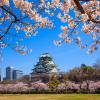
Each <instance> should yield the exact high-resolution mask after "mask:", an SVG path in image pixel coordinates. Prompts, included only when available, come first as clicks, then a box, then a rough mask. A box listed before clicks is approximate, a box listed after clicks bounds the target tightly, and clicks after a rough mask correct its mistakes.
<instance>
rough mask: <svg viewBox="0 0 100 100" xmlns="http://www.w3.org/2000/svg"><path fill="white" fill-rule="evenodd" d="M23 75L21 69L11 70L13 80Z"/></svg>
mask: <svg viewBox="0 0 100 100" xmlns="http://www.w3.org/2000/svg"><path fill="white" fill-rule="evenodd" d="M22 76H23V72H22V71H21V70H13V80H18V79H20V78H21V77H22Z"/></svg>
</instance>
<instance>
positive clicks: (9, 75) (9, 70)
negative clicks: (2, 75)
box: [6, 66, 14, 80]
mask: <svg viewBox="0 0 100 100" xmlns="http://www.w3.org/2000/svg"><path fill="white" fill-rule="evenodd" d="M13 70H14V69H13V67H12V66H9V67H7V68H6V80H13Z"/></svg>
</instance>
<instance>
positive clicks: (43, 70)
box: [31, 53, 59, 82]
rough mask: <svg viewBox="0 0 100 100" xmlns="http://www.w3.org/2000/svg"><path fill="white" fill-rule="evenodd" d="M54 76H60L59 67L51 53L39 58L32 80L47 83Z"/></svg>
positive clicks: (33, 70)
mask: <svg viewBox="0 0 100 100" xmlns="http://www.w3.org/2000/svg"><path fill="white" fill-rule="evenodd" d="M52 75H59V70H58V68H57V65H56V64H55V63H54V61H53V58H52V57H51V56H50V54H49V53H43V54H42V55H41V56H40V57H39V61H38V62H37V64H36V65H35V66H34V68H33V69H32V73H31V80H32V81H38V80H41V81H44V82H47V81H49V80H50V78H51V76H52Z"/></svg>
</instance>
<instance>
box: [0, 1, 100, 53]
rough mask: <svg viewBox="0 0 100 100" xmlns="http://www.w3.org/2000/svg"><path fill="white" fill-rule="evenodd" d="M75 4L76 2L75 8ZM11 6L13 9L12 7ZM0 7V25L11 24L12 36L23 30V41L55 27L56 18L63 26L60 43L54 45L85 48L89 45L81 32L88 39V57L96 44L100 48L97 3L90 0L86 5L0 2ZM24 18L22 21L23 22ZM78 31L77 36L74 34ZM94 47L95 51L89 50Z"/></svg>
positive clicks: (48, 2)
mask: <svg viewBox="0 0 100 100" xmlns="http://www.w3.org/2000/svg"><path fill="white" fill-rule="evenodd" d="M75 1H77V2H79V4H77V3H76V2H75ZM11 2H12V3H11ZM12 4H13V6H14V7H15V8H14V7H12ZM5 6H6V7H5ZM0 7H1V8H0V10H1V11H0V24H3V22H6V21H8V20H9V22H13V24H10V26H11V25H12V26H14V27H15V30H16V33H20V30H23V31H24V32H25V37H31V36H32V35H36V33H37V32H36V30H38V28H47V27H49V28H52V27H53V26H54V24H55V22H54V21H53V20H52V19H53V18H54V19H55V18H58V20H60V21H61V23H63V26H61V31H62V32H61V33H60V34H59V37H60V40H58V41H54V44H55V45H57V46H59V45H61V44H62V43H66V44H69V43H71V42H73V41H74V42H75V43H76V44H77V45H78V46H79V47H80V49H84V48H87V47H88V42H89V41H88V40H83V39H82V36H81V35H80V33H81V32H82V33H85V34H86V35H87V37H88V36H89V35H90V36H91V37H92V38H91V37H90V39H91V40H92V44H90V46H89V50H88V51H89V53H92V52H93V51H95V50H97V47H98V44H100V1H98V0H92V1H91V0H90V1H88V2H85V1H84V2H81V1H79V0H39V1H37V2H35V1H29V0H12V1H10V0H0ZM3 7H4V8H3ZM78 7H81V8H78ZM6 8H7V9H6ZM13 8H14V10H16V11H17V10H18V11H17V12H20V13H19V15H18V16H17V15H16V11H15V12H12V11H13ZM2 12H3V13H2ZM19 16H21V18H19ZM14 18H15V19H14ZM25 18H26V20H23V19H25ZM15 22H16V23H15ZM18 22H19V24H18ZM53 22H54V23H53ZM10 26H9V28H7V27H6V29H10ZM78 29H79V32H78V31H77V32H76V30H78ZM1 30H2V29H1ZM3 30H4V29H3ZM3 32H4V31H2V32H0V33H3ZM78 33H79V34H78ZM1 38H3V36H1ZM1 38H0V40H1ZM8 40H10V39H8ZM84 41H87V42H84ZM94 44H95V47H94V46H92V45H94ZM1 47H2V46H0V48H1ZM5 47H6V46H5Z"/></svg>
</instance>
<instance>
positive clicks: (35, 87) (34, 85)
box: [0, 81, 100, 92]
mask: <svg viewBox="0 0 100 100" xmlns="http://www.w3.org/2000/svg"><path fill="white" fill-rule="evenodd" d="M81 89H84V90H86V89H87V83H86V81H84V82H82V83H81ZM88 89H89V91H90V92H95V90H97V89H100V81H97V82H94V81H89V87H88ZM43 90H50V87H49V86H48V84H47V83H43V82H41V81H37V82H31V83H24V82H17V83H12V84H0V92H2V91H3V92H4V91H5V92H27V91H43ZM56 90H59V91H60V90H61V91H62V90H66V91H68V90H79V91H80V83H75V82H71V81H66V82H64V83H60V84H59V85H58V86H57V87H56Z"/></svg>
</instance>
